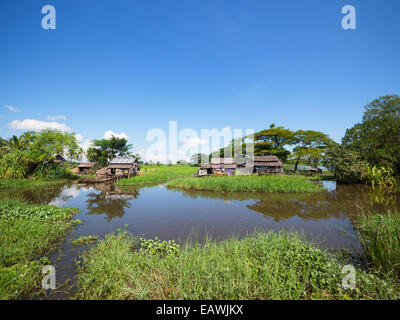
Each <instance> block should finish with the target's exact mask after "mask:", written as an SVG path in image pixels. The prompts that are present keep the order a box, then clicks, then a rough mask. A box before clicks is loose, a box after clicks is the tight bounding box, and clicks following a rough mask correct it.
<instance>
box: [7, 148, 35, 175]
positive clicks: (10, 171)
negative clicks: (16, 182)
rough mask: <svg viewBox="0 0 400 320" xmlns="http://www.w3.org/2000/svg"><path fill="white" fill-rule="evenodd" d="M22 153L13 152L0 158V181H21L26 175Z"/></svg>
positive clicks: (24, 159) (25, 164)
mask: <svg viewBox="0 0 400 320" xmlns="http://www.w3.org/2000/svg"><path fill="white" fill-rule="evenodd" d="M26 162H27V161H26V158H25V155H24V153H23V152H22V151H19V150H15V151H13V152H11V153H7V154H5V155H3V157H1V158H0V178H1V179H22V178H25V177H26V176H27V174H28V165H27V163H26Z"/></svg>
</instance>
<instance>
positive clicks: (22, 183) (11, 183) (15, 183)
mask: <svg viewBox="0 0 400 320" xmlns="http://www.w3.org/2000/svg"><path fill="white" fill-rule="evenodd" d="M67 181H68V180H66V179H62V180H53V181H45V180H31V179H0V189H11V188H19V187H43V186H52V185H57V184H63V183H66V182H67Z"/></svg>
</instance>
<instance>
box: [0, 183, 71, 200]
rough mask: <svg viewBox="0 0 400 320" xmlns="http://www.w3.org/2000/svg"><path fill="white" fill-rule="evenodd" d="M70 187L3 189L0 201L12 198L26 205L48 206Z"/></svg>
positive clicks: (65, 185) (57, 185)
mask: <svg viewBox="0 0 400 320" xmlns="http://www.w3.org/2000/svg"><path fill="white" fill-rule="evenodd" d="M71 186H73V183H68V184H65V183H64V184H54V185H49V186H39V187H37V186H35V187H16V188H12V189H5V190H0V199H5V198H14V199H19V200H22V201H25V202H28V203H36V204H48V203H49V202H50V201H52V200H53V199H54V198H56V197H58V196H59V195H60V194H61V192H62V191H63V190H66V189H68V188H70V187H71Z"/></svg>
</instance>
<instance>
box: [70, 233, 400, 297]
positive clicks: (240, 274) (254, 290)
mask: <svg viewBox="0 0 400 320" xmlns="http://www.w3.org/2000/svg"><path fill="white" fill-rule="evenodd" d="M139 241H140V240H139V239H136V238H133V237H131V236H130V235H128V234H127V233H126V232H122V233H120V234H117V235H114V234H111V235H108V236H106V238H104V239H103V240H101V241H100V243H99V244H98V245H97V246H95V247H93V248H92V249H90V250H89V252H87V253H85V254H84V256H83V264H82V267H80V270H79V277H78V292H77V295H76V297H75V298H77V299H394V298H399V293H398V292H399V291H398V287H396V284H395V283H392V282H390V281H382V280H380V279H379V278H378V277H376V276H375V275H373V274H367V273H365V272H362V271H359V270H357V271H356V272H357V274H356V279H357V289H356V290H345V289H343V288H342V287H341V283H342V278H343V274H342V273H341V265H340V263H339V261H338V260H337V258H336V257H334V256H333V255H332V254H330V253H328V252H326V251H324V250H321V249H320V248H318V247H316V246H315V245H314V244H313V243H311V242H307V241H306V240H304V239H303V238H302V237H301V236H299V235H298V234H296V233H283V232H281V233H262V232H260V233H255V234H253V235H249V236H247V237H246V238H243V239H240V240H239V239H237V238H234V237H233V238H230V239H226V240H224V241H222V242H216V241H212V240H210V239H208V240H206V241H205V243H204V244H199V243H197V242H195V243H193V242H186V243H184V244H183V246H182V247H181V248H176V247H175V246H173V250H170V251H167V250H165V247H166V246H168V244H165V243H164V244H163V245H158V246H156V247H158V248H164V249H163V250H159V251H157V250H146V251H144V252H143V251H142V250H137V249H138V245H139ZM146 246H147V248H148V247H150V248H152V246H148V244H147V243H146Z"/></svg>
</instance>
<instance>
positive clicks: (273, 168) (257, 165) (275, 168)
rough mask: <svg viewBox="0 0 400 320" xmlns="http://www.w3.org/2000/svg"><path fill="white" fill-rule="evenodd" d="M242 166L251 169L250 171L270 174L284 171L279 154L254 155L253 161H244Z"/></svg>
mask: <svg viewBox="0 0 400 320" xmlns="http://www.w3.org/2000/svg"><path fill="white" fill-rule="evenodd" d="M240 166H241V167H246V168H247V169H249V173H258V174H270V173H282V171H283V165H282V162H280V161H279V159H278V157H277V156H254V157H253V162H252V163H247V164H246V163H242V164H241V165H240Z"/></svg>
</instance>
